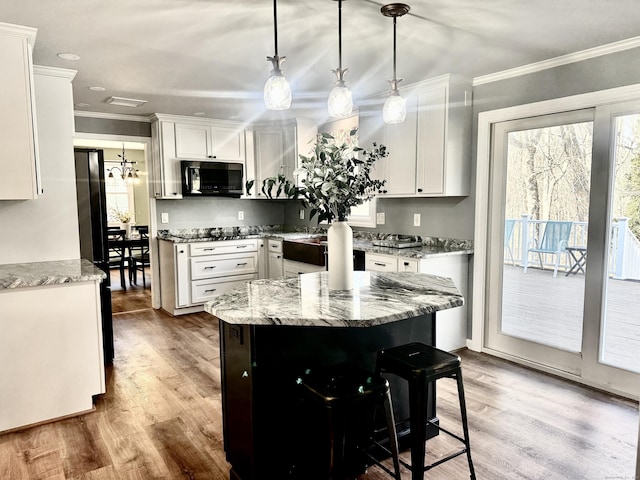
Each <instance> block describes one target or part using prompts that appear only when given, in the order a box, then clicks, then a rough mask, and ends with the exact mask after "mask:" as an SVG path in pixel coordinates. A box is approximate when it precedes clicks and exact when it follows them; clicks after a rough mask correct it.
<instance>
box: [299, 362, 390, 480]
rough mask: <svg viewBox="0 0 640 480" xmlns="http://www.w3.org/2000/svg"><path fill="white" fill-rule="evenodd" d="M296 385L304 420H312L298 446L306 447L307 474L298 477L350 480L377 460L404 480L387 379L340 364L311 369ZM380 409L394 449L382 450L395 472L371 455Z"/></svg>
mask: <svg viewBox="0 0 640 480" xmlns="http://www.w3.org/2000/svg"><path fill="white" fill-rule="evenodd" d="M297 382H298V384H299V385H301V386H302V390H303V392H302V400H303V412H304V418H305V419H307V422H311V423H310V425H309V424H306V425H304V426H302V430H304V431H305V433H304V437H303V438H305V440H304V441H303V442H301V443H305V445H304V447H302V445H300V447H301V448H304V451H303V453H302V456H303V457H304V456H306V457H307V458H306V460H303V462H302V463H303V465H304V462H305V461H306V465H307V471H304V473H303V474H302V476H300V478H304V479H305V480H307V479H311V478H313V479H316V478H317V479H322V480H327V478H328V479H329V480H344V479H351V478H355V477H356V476H357V475H360V474H361V473H362V470H363V469H364V468H365V467H366V464H370V463H372V462H373V463H375V464H376V465H378V466H379V467H380V468H382V469H383V470H384V471H385V472H387V473H388V474H389V475H391V476H392V477H393V478H395V479H396V480H401V477H400V462H399V460H398V439H397V436H396V428H395V421H394V418H393V409H392V407H391V394H390V391H389V382H387V380H386V379H385V378H383V377H381V376H379V375H375V374H374V373H373V372H370V371H368V370H365V369H362V368H359V367H356V366H354V365H352V364H349V363H341V364H337V365H331V366H328V367H322V368H319V369H318V370H315V371H309V372H308V373H307V374H305V375H303V376H301V377H299V378H298V380H297ZM378 406H383V407H384V410H385V415H386V421H387V428H388V431H389V444H390V449H391V450H390V451H389V450H388V449H386V448H385V447H383V446H381V445H378V446H379V447H380V448H382V449H384V450H385V451H386V452H387V454H390V455H391V457H392V459H393V467H394V471H393V472H392V471H391V470H389V469H388V468H387V467H386V466H385V465H383V464H381V463H380V462H379V461H378V460H377V459H375V458H374V457H373V456H371V455H370V454H369V453H368V449H369V447H371V445H372V434H373V419H374V415H375V409H376V407H378ZM319 456H320V457H321V458H318V457H319ZM365 457H366V458H365ZM367 459H368V461H367ZM304 468H305V467H304V466H303V467H302V470H304ZM300 473H302V472H300ZM327 474H328V476H327Z"/></svg>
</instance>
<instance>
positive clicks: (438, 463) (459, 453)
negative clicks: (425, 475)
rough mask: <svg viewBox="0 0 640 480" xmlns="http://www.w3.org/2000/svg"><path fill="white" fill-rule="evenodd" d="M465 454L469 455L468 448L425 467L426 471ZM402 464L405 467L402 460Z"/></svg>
mask: <svg viewBox="0 0 640 480" xmlns="http://www.w3.org/2000/svg"><path fill="white" fill-rule="evenodd" d="M463 453H467V448H466V447H465V448H463V449H462V450H460V451H459V452H454V453H452V454H450V455H447V456H446V457H444V458H441V459H440V460H438V461H437V462H433V463H432V464H430V465H425V467H424V471H425V472H426V471H427V470H431V469H432V468H434V467H437V466H438V465H440V464H441V463H444V462H448V461H449V460H451V459H452V458H456V457H459V456H460V455H462V454H463ZM400 463H402V464H403V465H404V462H403V461H402V460H400ZM404 466H405V467H406V466H407V465H404ZM408 468H411V467H408Z"/></svg>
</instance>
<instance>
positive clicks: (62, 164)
mask: <svg viewBox="0 0 640 480" xmlns="http://www.w3.org/2000/svg"><path fill="white" fill-rule="evenodd" d="M74 75H75V72H74V71H72V70H62V69H52V68H48V67H35V96H36V116H37V122H38V142H39V148H40V170H41V174H42V185H43V189H44V194H43V195H41V196H40V197H39V198H38V199H37V200H21V201H0V264H5V263H25V262H38V261H49V260H68V259H75V258H80V241H79V233H78V207H77V200H76V186H75V165H74V157H73V132H74V128H73V95H72V90H71V80H72V78H73V76H74Z"/></svg>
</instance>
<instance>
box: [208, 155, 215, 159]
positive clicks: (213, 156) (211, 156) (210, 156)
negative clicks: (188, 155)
mask: <svg viewBox="0 0 640 480" xmlns="http://www.w3.org/2000/svg"><path fill="white" fill-rule="evenodd" d="M208 158H216V156H215V155H209V157H208Z"/></svg>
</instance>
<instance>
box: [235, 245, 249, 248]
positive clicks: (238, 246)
mask: <svg viewBox="0 0 640 480" xmlns="http://www.w3.org/2000/svg"><path fill="white" fill-rule="evenodd" d="M248 246H249V245H236V248H247V247H248Z"/></svg>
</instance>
